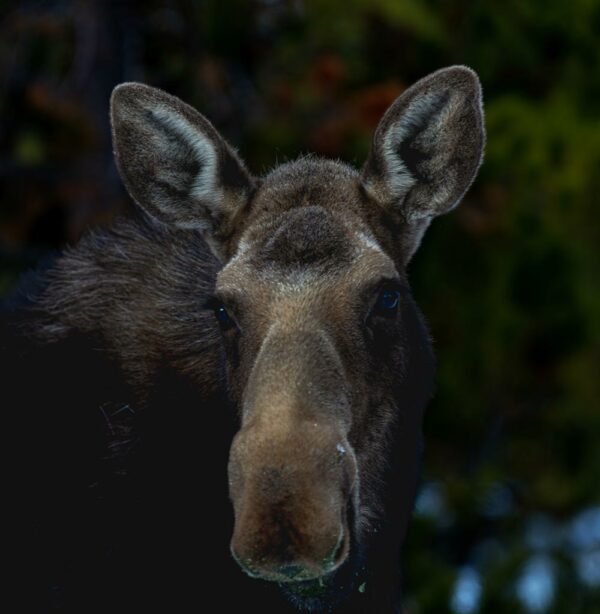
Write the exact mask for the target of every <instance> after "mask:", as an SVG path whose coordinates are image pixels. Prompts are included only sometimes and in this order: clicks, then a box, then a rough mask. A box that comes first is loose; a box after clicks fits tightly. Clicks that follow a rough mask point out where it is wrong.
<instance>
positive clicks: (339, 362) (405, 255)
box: [112, 67, 484, 583]
mask: <svg viewBox="0 0 600 614" xmlns="http://www.w3.org/2000/svg"><path fill="white" fill-rule="evenodd" d="M112 121H113V137H114V143H115V153H116V157H117V163H118V166H119V169H120V171H121V175H122V177H123V179H124V181H125V184H126V185H127V187H128V190H129V192H130V194H131V195H132V197H133V198H134V199H135V200H136V201H137V203H138V204H139V205H140V206H142V207H143V208H144V209H145V210H146V211H148V212H149V213H150V214H151V215H152V216H154V217H155V218H158V219H159V220H160V221H162V222H163V223H166V224H170V225H173V226H177V227H183V228H188V229H195V230H197V231H199V232H201V233H202V234H203V236H204V237H205V239H206V241H207V243H208V244H209V246H210V247H211V249H212V250H213V252H214V253H215V255H216V256H217V257H218V258H219V259H220V260H221V262H222V263H223V268H222V269H221V271H220V273H219V275H218V277H217V281H216V285H215V291H214V296H213V297H212V298H211V299H210V300H209V301H208V303H207V306H208V307H209V308H211V309H213V310H214V312H215V316H216V322H217V323H218V325H219V327H220V329H221V337H222V341H223V346H224V354H225V356H226V363H227V380H228V386H229V392H230V395H231V397H232V399H233V400H234V401H235V403H236V405H237V407H238V411H239V420H240V428H239V431H238V433H237V434H236V435H235V437H234V439H233V442H232V445H231V451H230V458H229V468H228V471H229V488H230V496H231V500H232V503H233V507H234V512H235V527H234V532H233V536H232V540H231V552H232V554H233V556H234V557H235V559H236V560H237V561H238V563H239V564H240V566H241V567H242V568H243V569H244V571H246V572H247V573H248V574H249V575H251V576H254V577H260V578H263V579H267V580H275V581H279V582H287V583H297V582H299V581H304V580H312V579H317V578H322V577H324V576H327V575H329V574H331V573H332V572H334V571H335V570H336V569H337V568H338V567H340V566H341V565H342V563H344V561H345V560H346V559H347V557H348V555H349V552H350V549H351V547H352V546H353V545H355V544H356V543H360V542H361V541H362V540H364V539H365V535H366V534H367V533H368V527H369V525H370V522H371V520H372V519H373V517H374V516H377V514H379V513H385V509H381V505H380V500H379V491H380V489H381V478H382V475H383V471H384V468H385V464H386V453H387V450H388V448H389V446H390V438H391V434H392V432H393V430H394V428H396V430H398V429H400V430H402V429H404V432H403V436H404V437H405V440H406V441H410V440H411V439H416V438H418V437H419V430H420V420H419V418H418V417H417V418H414V419H413V418H411V419H410V420H406V419H405V420H400V422H401V423H402V424H400V425H399V426H398V422H399V416H401V415H402V414H403V412H404V413H409V412H410V408H408V407H407V406H406V405H407V403H408V401H407V400H406V399H403V398H402V394H401V390H402V386H401V385H399V384H401V383H402V382H405V380H406V379H407V378H409V377H410V373H411V369H410V362H411V360H413V356H414V353H415V352H414V347H413V346H414V343H415V342H414V330H413V329H414V327H415V316H414V304H413V302H412V298H411V297H410V291H409V289H408V284H407V281H406V275H405V268H406V265H407V263H408V261H409V260H410V258H411V256H412V255H413V253H414V252H415V250H416V249H417V247H418V245H419V242H420V240H421V237H422V235H423V233H424V231H425V229H426V228H427V226H428V224H429V222H430V220H431V219H432V218H433V217H434V216H436V215H439V214H441V213H444V212H446V211H449V210H450V209H452V208H453V207H454V206H456V205H457V204H458V202H459V201H460V199H461V197H462V196H463V194H464V192H465V191H466V190H467V188H468V187H469V185H470V183H471V182H472V180H473V178H474V176H475V174H476V172H477V169H478V167H479V165H480V162H481V156H482V149H483V141H484V133H483V127H482V124H483V118H482V111H481V93H480V87H479V82H478V80H477V77H476V76H475V74H474V73H473V72H472V71H471V70H470V69H467V68H465V67H452V68H448V69H444V70H441V71H438V72H437V73H433V74H432V75H430V76H428V77H426V78H425V79H423V80H421V81H419V82H418V83H417V84H416V85H414V86H413V87H411V88H409V89H408V90H407V91H406V92H405V93H404V94H403V95H402V96H400V98H398V100H396V102H395V103H394V104H393V105H392V106H391V107H390V109H389V110H388V111H387V113H386V114H385V116H384V117H383V119H382V121H381V123H380V125H379V127H378V128H377V131H376V132H375V135H374V138H373V145H372V150H371V153H370V155H369V158H368V160H367V162H366V163H365V166H364V167H363V169H362V171H361V172H358V171H356V170H354V169H352V168H351V167H349V166H346V165H344V164H341V163H337V162H332V161H326V160H321V159H317V158H312V157H307V158H301V159H299V160H297V161H295V162H290V163H288V164H285V165H283V166H280V167H278V168H276V169H275V170H274V171H272V172H271V173H270V174H269V175H267V176H266V177H264V178H262V179H254V178H252V177H251V176H250V175H249V174H248V172H247V171H246V169H245V167H244V165H243V164H242V162H241V161H240V160H239V158H238V157H237V155H236V154H235V153H234V151H233V150H232V149H231V148H230V147H229V145H227V143H226V142H225V141H224V140H223V139H222V138H221V137H220V136H219V135H218V133H217V132H216V131H215V129H214V128H213V127H212V125H211V124H210V123H209V122H208V121H207V120H206V119H205V118H204V117H203V116H201V115H200V114H199V113H197V112H196V111H194V110H193V109H192V108H190V107H188V106H187V105H185V104H184V103H182V102H181V101H179V100H178V99H176V98H173V97H171V96H169V95H167V94H165V93H163V92H161V91H159V90H156V89H153V88H149V87H147V86H143V85H139V84H124V85H121V86H119V87H118V88H117V89H116V90H115V92H114V94H113V100H112ZM419 343H423V344H427V339H424V340H421V341H420V342H419ZM405 383H406V382H405ZM409 383H410V384H411V385H412V386H413V387H414V386H417V387H418V386H419V382H409ZM423 385H426V383H423ZM395 425H396V427H395ZM409 425H410V426H409ZM405 447H410V446H405ZM411 449H412V448H411ZM414 479H415V480H416V476H415V478H414ZM413 481H414V480H413ZM408 490H409V491H412V490H414V489H408ZM411 505H412V501H411V500H407V501H406V502H405V506H406V507H407V508H410V506H411Z"/></svg>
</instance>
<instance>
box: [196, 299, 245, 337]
mask: <svg viewBox="0 0 600 614" xmlns="http://www.w3.org/2000/svg"><path fill="white" fill-rule="evenodd" d="M204 308H205V309H210V310H212V312H213V313H214V314H215V318H216V320H217V322H218V323H219V326H220V327H221V330H229V329H231V328H235V327H236V326H237V325H236V323H235V320H234V319H233V318H232V317H231V316H230V315H229V313H228V312H227V309H225V306H224V305H223V303H222V302H221V301H220V300H218V299H217V298H216V297H210V298H209V299H208V300H207V301H206V303H205V304H204Z"/></svg>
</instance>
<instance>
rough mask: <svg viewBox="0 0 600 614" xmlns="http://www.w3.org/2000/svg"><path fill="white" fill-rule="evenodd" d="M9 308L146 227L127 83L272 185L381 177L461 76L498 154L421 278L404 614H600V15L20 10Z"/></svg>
mask: <svg viewBox="0 0 600 614" xmlns="http://www.w3.org/2000/svg"><path fill="white" fill-rule="evenodd" d="M0 7H1V8H0V191H1V194H0V294H2V293H6V292H8V291H9V290H10V288H11V287H13V286H14V284H15V283H16V281H17V278H18V275H19V274H20V273H21V272H22V271H24V270H27V269H29V268H31V267H32V266H35V264H36V263H37V262H38V261H39V260H40V259H41V258H43V257H45V256H46V255H48V254H49V253H51V252H52V251H53V250H56V249H59V248H60V247H61V246H64V245H65V244H67V243H73V242H75V241H77V239H78V238H79V237H80V236H81V234H82V233H84V232H85V231H86V230H87V229H89V228H93V227H98V226H102V225H105V224H108V223H110V220H111V219H113V218H114V217H115V216H116V215H119V214H123V213H127V212H129V211H130V209H131V207H132V205H131V203H130V201H129V199H128V197H127V196H126V194H125V192H124V190H123V188H122V185H121V182H120V180H119V178H118V176H117V173H116V170H115V166H114V163H113V159H112V152H111V144H110V134H109V124H108V102H109V96H110V92H111V90H112V88H113V87H114V85H116V84H117V83H119V82H121V81H130V80H137V81H144V82H146V83H149V84H152V85H155V86H158V87H161V88H163V89H165V90H167V91H169V92H171V93H173V94H176V95H178V96H179V97H181V98H183V99H184V100H185V101H187V102H189V103H191V104H192V105H194V106H196V107H197V108H198V109H199V110H200V111H202V112H203V113H204V114H205V115H207V116H208V117H209V118H210V119H211V120H212V121H213V123H214V124H215V125H216V126H217V128H218V129H220V130H221V131H222V133H223V134H225V135H226V137H227V138H228V139H229V140H230V141H231V142H232V143H233V144H234V145H235V146H236V147H238V148H239V150H240V153H241V154H242V156H243V157H244V159H245V160H246V161H247V162H248V165H249V167H250V168H251V170H252V171H254V172H255V173H257V174H261V173H264V172H266V171H267V170H268V169H270V168H271V167H272V166H274V165H275V164H277V163H278V162H282V161H285V160H287V159H290V158H294V157H296V156H297V155H298V154H300V153H301V152H307V151H313V152H316V153H318V154H322V155H326V156H333V157H336V158H337V157H339V158H341V159H343V160H346V161H348V162H351V163H354V164H356V165H360V164H362V161H363V160H364V158H365V156H366V153H367V150H368V147H369V141H370V136H371V133H372V131H373V129H374V128H375V126H376V124H377V122H378V120H379V118H380V117H381V115H382V113H383V112H384V110H385V109H386V107H387V106H388V105H389V104H390V103H391V102H392V101H393V100H394V98H395V97H396V96H397V95H398V94H400V93H401V92H402V90H403V89H404V88H405V87H407V86H408V85H410V84H411V83H413V82H414V81H415V80H417V79H419V78H420V77H422V76H424V75H426V74H427V73H429V72H431V71H433V70H436V69H438V68H440V67H442V66H446V65H450V64H455V63H461V64H467V65H469V66H471V67H473V68H474V69H475V70H476V71H477V72H478V73H479V75H480V77H481V80H482V83H483V88H484V95H485V109H486V117H487V119H486V121H487V131H488V144H487V151H486V158H485V163H484V165H483V167H482V170H481V172H480V175H479V178H478V179H477V181H476V183H475V185H474V186H473V188H472V189H471V191H470V192H469V194H468V196H467V197H466V199H465V201H464V202H463V204H462V206H461V207H460V208H459V209H458V210H457V211H456V212H454V213H453V214H451V215H448V216H446V217H443V218H440V219H439V220H437V221H436V222H435V223H434V224H433V226H432V227H431V228H430V230H429V232H428V234H427V235H426V237H425V239H424V241H423V244H422V246H421V249H420V251H419V253H418V254H417V256H416V257H415V259H414V261H413V263H412V265H411V268H410V274H411V279H412V284H413V287H414V294H415V296H416V299H417V301H418V303H419V304H420V306H421V308H422V310H423V312H424V313H425V315H426V317H427V320H428V322H429V326H430V328H431V332H432V335H433V338H434V341H435V347H436V352H437V356H438V361H439V377H438V393H437V396H436V397H435V399H434V401H433V402H432V403H431V405H430V407H429V409H428V412H427V417H426V422H425V433H426V442H427V447H426V453H425V466H424V473H423V486H422V489H421V494H420V496H419V498H418V500H417V505H416V511H415V517H414V520H413V522H412V525H411V528H410V532H409V536H408V541H407V547H406V554H405V568H406V571H405V576H406V577H405V586H406V599H405V609H406V614H430V613H440V612H441V613H443V612H452V613H455V614H471V613H476V612H484V613H496V612H498V613H505V612H509V611H510V612H515V613H518V612H525V613H527V612H552V613H565V612H566V613H585V614H588V613H594V612H600V407H599V405H600V384H599V382H600V343H599V340H600V318H599V317H598V316H599V315H600V287H599V283H598V282H599V278H598V272H599V270H598V269H599V264H600V257H599V253H598V252H599V245H600V227H599V225H598V223H597V221H598V211H599V209H600V196H599V195H600V106H599V102H598V101H599V100H600V38H599V33H600V3H598V2H597V1H595V0H570V2H563V1H560V0H552V1H549V0H504V1H503V2H502V3H496V2H483V1H477V0H473V1H471V2H463V1H462V0H364V1H363V0H344V1H343V2H342V1H339V0H337V1H334V0H311V1H309V0H306V1H302V0H295V1H291V0H290V1H285V0H205V1H201V0H199V1H192V0H174V1H171V2H166V1H162V2H161V1H158V0H146V1H145V2H143V3H136V2H117V1H111V0H62V1H61V0H48V1H36V2H33V1H30V2H26V1H12V2H6V1H5V2H0Z"/></svg>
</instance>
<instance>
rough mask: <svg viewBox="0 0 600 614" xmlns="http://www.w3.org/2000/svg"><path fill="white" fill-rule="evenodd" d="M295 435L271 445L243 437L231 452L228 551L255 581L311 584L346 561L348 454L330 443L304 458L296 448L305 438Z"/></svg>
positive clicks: (351, 480) (352, 473)
mask: <svg viewBox="0 0 600 614" xmlns="http://www.w3.org/2000/svg"><path fill="white" fill-rule="evenodd" d="M297 435H298V433H296V436H295V437H293V438H288V437H284V438H282V439H280V440H279V441H276V440H274V439H273V438H272V437H264V436H262V434H259V433H251V432H244V431H242V432H241V433H240V434H238V436H237V437H236V439H235V440H234V444H233V446H232V450H231V456H230V464H229V480H230V494H231V499H232V502H233V505H234V512H235V525H234V532H233V537H232V540H231V552H232V555H233V557H234V558H235V559H236V561H237V562H238V563H239V565H240V566H241V567H242V569H243V570H244V571H245V572H246V573H248V574H249V575H250V576H253V577H257V578H262V579H265V580H274V581H278V582H295V581H301V580H311V579H315V578H320V577H322V576H324V575H326V574H328V573H331V572H332V571H334V570H335V569H337V567H339V566H340V565H341V564H342V563H343V562H344V561H345V559H346V558H347V556H348V551H349V544H350V530H349V525H348V518H347V508H348V505H349V502H350V498H351V493H352V490H353V487H354V484H355V479H356V463H355V460H354V455H353V454H352V453H351V451H350V452H349V453H344V454H343V455H341V454H340V449H344V450H346V448H345V447H344V448H343V447H342V444H340V443H337V444H336V443H335V438H329V437H327V438H326V441H319V442H318V445H316V446H315V447H314V448H313V449H312V450H311V451H310V452H309V453H307V450H306V449H304V450H301V448H302V447H304V446H302V445H300V443H302V442H304V443H306V439H302V436H300V438H298V436H297ZM300 435H302V433H300ZM253 436H255V437H253ZM345 446H347V444H345ZM348 448H349V446H348Z"/></svg>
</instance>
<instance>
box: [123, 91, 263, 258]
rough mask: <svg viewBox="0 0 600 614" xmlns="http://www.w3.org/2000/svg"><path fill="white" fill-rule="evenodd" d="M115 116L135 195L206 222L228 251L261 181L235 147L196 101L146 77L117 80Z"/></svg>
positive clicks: (184, 224) (168, 215) (184, 223)
mask: <svg viewBox="0 0 600 614" xmlns="http://www.w3.org/2000/svg"><path fill="white" fill-rule="evenodd" d="M111 124H112V134H113V146H114V153H115V159H116V162H117V167H118V169H119V172H120V174H121V177H122V179H123V182H124V183H125V186H126V187H127V190H128V192H129V194H130V195H131V197H132V198H133V199H134V200H135V201H136V203H137V204H138V205H139V206H140V207H142V208H143V209H144V210H146V211H147V212H148V213H149V214H150V215H151V216H152V217H154V218H156V219H158V220H160V221H161V222H163V223H165V224H168V225H171V226H176V227H180V228H195V229H198V230H200V231H201V232H202V233H203V234H204V236H205V238H206V239H207V241H208V243H209V245H211V247H212V248H213V251H215V252H217V255H218V256H221V255H222V254H219V253H218V252H221V251H222V249H221V248H222V245H221V244H222V243H223V242H224V240H225V239H226V238H227V236H229V234H230V233H231V232H232V227H231V226H232V224H233V220H234V218H235V216H236V213H238V212H239V211H240V210H241V208H242V207H243V206H244V204H245V203H246V202H247V200H248V198H249V195H250V193H251V191H252V190H253V186H254V180H253V179H252V177H251V176H250V174H249V173H248V171H247V170H246V168H245V166H244V164H243V162H242V161H241V160H240V159H239V157H238V156H237V154H236V153H235V151H234V150H233V148H232V147H231V146H230V145H229V144H228V143H227V142H226V141H225V139H223V137H221V135H220V134H219V133H218V132H217V130H216V129H215V128H214V127H213V125H212V124H211V123H210V122H209V121H208V120H207V119H206V118H205V117H204V116H203V115H201V114H200V113H199V112H198V111H196V110H195V109H193V108H192V107H191V106H189V105H187V104H185V103H184V102H182V101H181V100H179V99H178V98H176V97H175V96H171V95H169V94H167V93H165V92H163V91H162V90H159V89H157V88H154V87H150V86H147V85H143V84H141V83H123V84H121V85H119V86H117V87H116V88H115V90H114V91H113V94H112V97H111Z"/></svg>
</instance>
